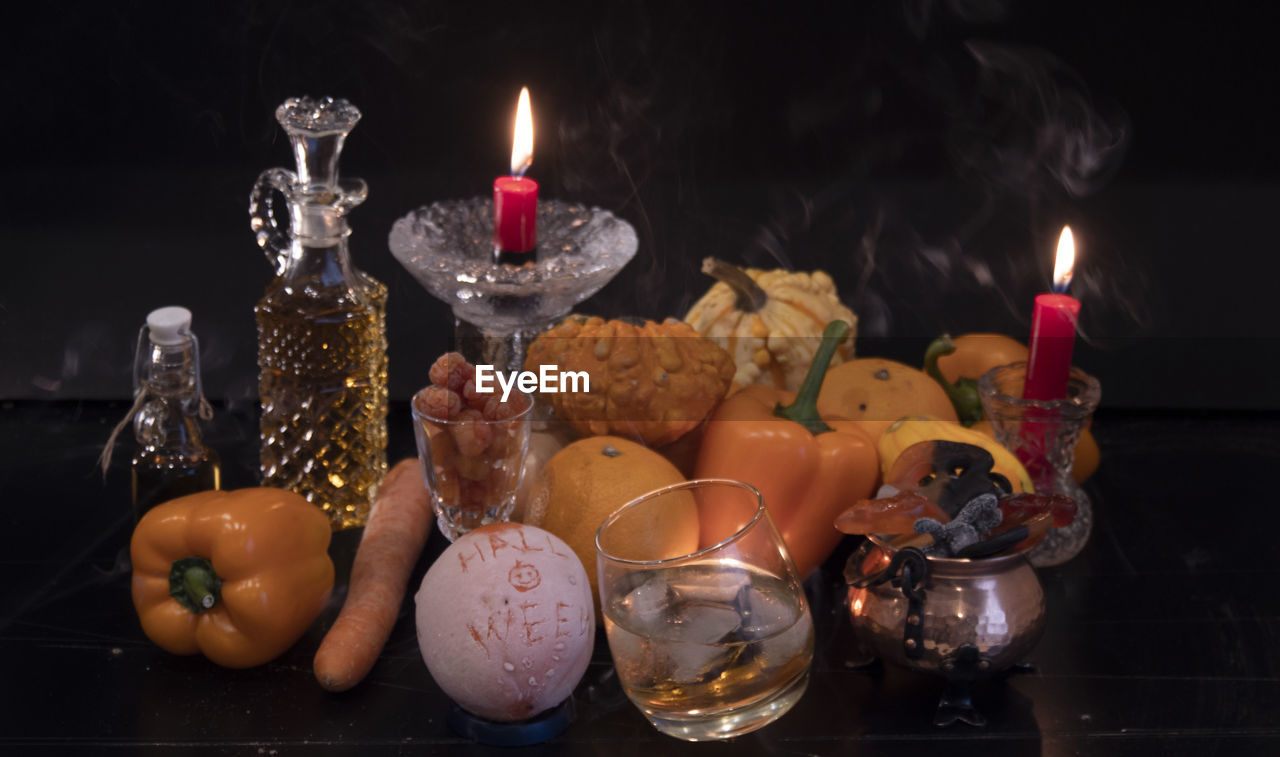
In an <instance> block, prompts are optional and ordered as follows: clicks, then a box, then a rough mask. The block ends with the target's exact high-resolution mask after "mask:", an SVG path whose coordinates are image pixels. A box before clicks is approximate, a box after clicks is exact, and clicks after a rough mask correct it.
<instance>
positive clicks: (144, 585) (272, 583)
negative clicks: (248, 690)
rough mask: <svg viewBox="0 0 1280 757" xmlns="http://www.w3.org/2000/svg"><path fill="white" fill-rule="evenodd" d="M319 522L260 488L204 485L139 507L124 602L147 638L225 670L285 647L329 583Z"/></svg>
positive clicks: (325, 537) (320, 516)
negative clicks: (129, 594)
mask: <svg viewBox="0 0 1280 757" xmlns="http://www.w3.org/2000/svg"><path fill="white" fill-rule="evenodd" d="M331 534H332V530H331V528H330V525H329V519H328V518H327V517H326V516H325V515H324V513H322V512H321V511H320V509H319V508H317V507H316V506H315V505H312V504H311V503H310V502H307V501H306V500H305V499H303V498H302V497H301V496H299V495H297V494H294V493H293V492H289V491H285V490H283V489H271V488H266V487H261V488H252V489H239V490H236V491H208V492H200V493H198V494H191V495H188V496H185V497H179V498H178V499H175V500H171V501H169V502H166V503H164V504H162V505H159V506H158V507H155V508H153V509H152V510H150V511H148V512H147V514H146V515H144V516H143V517H142V520H141V521H139V522H138V526H137V528H135V529H134V532H133V539H132V541H131V542H130V545H129V553H130V556H131V558H132V560H133V605H134V607H135V609H137V611H138V619H139V620H140V621H141V622H142V630H143V631H144V632H145V633H146V635H147V637H148V638H149V639H151V640H152V641H154V642H155V643H156V644H158V645H159V646H160V647H161V648H163V649H164V650H166V651H168V652H172V653H174V654H196V653H197V652H199V653H202V654H204V656H205V657H208V658H209V659H210V660H212V661H213V662H215V663H217V664H219V665H223V666H225V667H229V668H248V667H253V666H255V665H261V664H262V663H264V662H267V661H269V660H271V659H273V658H275V657H277V656H278V655H280V654H281V653H282V652H284V651H285V650H286V649H288V648H289V647H290V646H292V645H293V643H294V642H295V641H297V640H298V638H299V637H301V636H302V634H303V632H304V631H306V629H307V627H308V626H310V625H311V623H312V621H314V620H315V619H316V617H317V616H318V615H319V614H320V611H321V610H322V609H323V608H324V605H325V602H327V601H328V599H329V594H330V592H331V591H332V590H333V561H332V560H330V559H329V554H328V547H329V538H330V536H331Z"/></svg>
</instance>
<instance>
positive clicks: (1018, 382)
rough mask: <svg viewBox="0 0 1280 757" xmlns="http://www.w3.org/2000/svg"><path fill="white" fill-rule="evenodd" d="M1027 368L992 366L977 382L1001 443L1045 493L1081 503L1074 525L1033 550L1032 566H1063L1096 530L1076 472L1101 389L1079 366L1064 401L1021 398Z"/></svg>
mask: <svg viewBox="0 0 1280 757" xmlns="http://www.w3.org/2000/svg"><path fill="white" fill-rule="evenodd" d="M1026 375H1027V364H1026V363H1025V362H1020V363H1013V364H1011V365H1003V366H999V367H997V368H992V369H991V370H990V371H987V372H986V373H985V374H983V376H982V378H980V379H978V395H979V396H980V397H981V398H982V409H983V410H984V411H985V412H986V414H987V418H988V419H989V420H990V421H991V426H992V428H993V429H994V430H995V435H996V440H997V441H999V442H1000V443H1001V444H1003V445H1004V446H1005V447H1007V448H1008V449H1009V450H1011V451H1012V452H1013V453H1014V454H1015V455H1017V456H1018V459H1019V460H1021V461H1022V464H1023V465H1025V466H1026V468H1027V473H1029V474H1030V475H1031V480H1032V482H1033V483H1035V486H1036V491H1037V492H1039V493H1041V494H1062V495H1065V496H1068V497H1071V498H1072V499H1073V500H1075V502H1076V508H1077V509H1076V517H1075V520H1073V521H1072V522H1071V524H1070V525H1067V526H1064V527H1062V528H1050V529H1049V533H1048V534H1047V535H1046V536H1045V538H1044V541H1042V542H1041V543H1040V544H1039V546H1037V547H1036V548H1035V549H1033V550H1031V552H1030V554H1029V555H1028V559H1029V560H1030V561H1031V564H1032V565H1035V566H1037V567H1046V566H1050V565H1060V564H1062V563H1064V562H1066V561H1068V560H1070V559H1071V558H1073V557H1075V556H1076V554H1078V553H1079V552H1080V550H1081V549H1083V548H1084V545H1085V544H1086V543H1087V542H1088V541H1089V533H1090V531H1091V530H1092V529H1093V505H1092V503H1091V502H1090V501H1089V495H1087V494H1086V493H1085V491H1084V489H1082V488H1081V487H1080V485H1079V484H1077V483H1076V480H1075V478H1074V477H1073V476H1072V474H1071V469H1072V467H1073V466H1074V464H1075V449H1076V443H1077V442H1078V441H1080V432H1081V431H1083V430H1084V428H1085V425H1086V424H1087V423H1088V422H1089V419H1090V418H1092V417H1093V412H1094V410H1096V409H1097V408H1098V401H1099V400H1101V399H1102V385H1101V384H1100V383H1098V380H1097V379H1096V378H1094V377H1092V376H1090V375H1089V374H1087V373H1085V372H1084V371H1082V370H1080V369H1078V368H1072V369H1071V376H1070V378H1069V380H1068V382H1067V396H1066V397H1065V398H1064V399H1060V400H1051V401H1045V400H1029V399H1024V398H1023V397H1022V389H1023V385H1024V384H1025V381H1026Z"/></svg>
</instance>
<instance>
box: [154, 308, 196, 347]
mask: <svg viewBox="0 0 1280 757" xmlns="http://www.w3.org/2000/svg"><path fill="white" fill-rule="evenodd" d="M147 330H148V331H150V332H151V343H152V344H159V345H162V346H167V345H174V344H182V343H183V342H185V341H187V340H188V339H190V334H191V311H190V310H187V309H186V308H184V307H178V306H176V305H175V306H172V307H167V308H160V309H158V310H152V311H151V312H150V313H148V314H147Z"/></svg>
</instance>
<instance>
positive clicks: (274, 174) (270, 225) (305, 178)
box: [249, 97, 387, 530]
mask: <svg viewBox="0 0 1280 757" xmlns="http://www.w3.org/2000/svg"><path fill="white" fill-rule="evenodd" d="M276 120H278V121H279V122H280V125H281V126H282V127H283V128H284V130H285V133H286V134H288V136H289V141H290V144H291V146H292V148H293V153H294V158H295V160H296V162H297V170H296V172H295V171H290V170H288V169H284V168H272V169H268V170H266V171H264V172H263V173H262V174H261V175H260V176H259V177H258V181H257V183H256V184H255V185H254V187H253V192H252V194H251V195H250V200H249V217H250V227H251V228H252V229H253V231H254V232H255V234H256V235H257V240H258V245H259V246H260V247H262V249H263V251H264V252H265V253H266V255H267V259H268V260H269V261H270V262H271V264H272V266H273V267H274V269H275V278H273V279H272V280H271V282H270V283H269V284H268V285H267V288H266V293H265V294H264V296H263V298H262V299H261V300H260V301H259V302H258V304H257V307H256V308H255V314H256V316H257V324H258V368H259V374H258V375H259V384H258V391H259V399H260V403H261V411H262V415H261V421H260V443H261V452H260V467H261V472H262V483H263V485H265V486H278V487H281V488H287V489H291V490H293V491H295V492H297V493H299V494H301V495H302V496H304V497H306V498H307V499H308V500H310V501H311V502H313V503H315V504H316V505H317V506H319V507H320V508H321V509H323V510H324V511H325V512H326V513H327V514H328V515H329V517H330V519H331V521H332V523H333V527H334V529H335V530H336V529H342V528H353V527H358V526H362V525H364V522H365V520H366V519H367V517H368V512H369V502H370V500H371V498H372V496H373V494H374V492H375V491H376V490H377V487H378V485H379V484H380V483H381V481H382V478H383V476H385V475H386V472H387V456H386V445H387V342H386V301H387V289H386V287H385V286H384V285H383V284H382V283H381V282H379V281H377V280H376V279H374V278H373V277H371V276H369V275H368V274H366V273H364V272H362V271H360V270H358V269H356V267H355V266H354V265H352V262H351V255H350V251H349V249H348V237H349V236H350V234H351V229H350V227H349V226H348V224H347V213H348V211H350V210H351V208H353V207H355V206H356V205H359V204H360V203H361V202H364V200H365V197H366V196H367V195H368V187H367V185H366V184H365V182H364V181H363V180H360V179H339V177H338V158H339V156H340V155H341V152H342V147H343V144H344V142H345V141H346V138H347V135H348V134H349V133H350V132H351V130H352V129H353V128H355V125H356V122H357V121H359V120H360V111H359V110H357V109H356V108H355V106H353V105H352V104H351V103H349V102H347V101H346V100H335V99H333V98H327V97H326V98H309V97H303V98H290V99H289V100H286V101H285V102H284V103H283V104H282V105H281V106H280V107H279V108H277V109H276ZM279 197H283V198H284V200H285V202H286V203H287V205H288V210H289V216H288V226H287V227H285V226H284V225H283V223H282V219H281V217H280V214H279V213H278V212H277V210H276V203H277V200H278V198H279Z"/></svg>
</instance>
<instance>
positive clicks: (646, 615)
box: [604, 564, 813, 738]
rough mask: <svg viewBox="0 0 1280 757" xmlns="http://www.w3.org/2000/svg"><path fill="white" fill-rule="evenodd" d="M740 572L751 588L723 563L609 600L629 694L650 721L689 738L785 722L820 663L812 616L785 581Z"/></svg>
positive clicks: (613, 645) (615, 650) (616, 653)
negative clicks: (782, 715)
mask: <svg viewBox="0 0 1280 757" xmlns="http://www.w3.org/2000/svg"><path fill="white" fill-rule="evenodd" d="M740 575H741V576H743V579H742V580H743V581H744V583H743V584H742V585H741V587H735V586H734V585H733V584H732V583H731V582H730V581H728V580H727V579H726V574H725V571H724V570H723V569H721V568H719V567H718V566H715V565H711V564H708V565H689V566H683V567H679V568H672V569H668V570H663V571H656V572H654V573H652V574H650V575H649V576H648V577H646V579H645V583H644V585H642V586H640V587H638V588H636V589H634V590H632V591H630V592H629V593H624V592H614V593H612V596H613V597H614V599H613V600H612V601H608V600H606V601H607V602H608V604H607V605H606V606H605V607H604V620H605V629H606V632H607V633H608V636H609V649H610V653H611V654H612V656H613V661H614V666H615V668H616V669H617V671H618V678H619V680H620V681H621V682H622V687H623V690H624V691H626V694H627V696H628V697H629V698H630V699H631V701H632V702H634V703H635V704H636V705H637V706H638V707H639V708H640V709H641V711H643V712H645V713H646V714H648V715H650V716H651V717H657V718H660V719H664V720H669V721H671V722H680V723H681V724H682V726H681V728H682V730H683V731H684V735H683V736H682V737H683V738H692V737H695V736H698V737H700V738H707V737H713V735H714V734H723V733H725V732H726V731H731V730H733V729H739V728H742V727H745V726H749V725H751V724H752V723H754V722H756V721H764V720H767V719H768V718H770V717H776V716H777V712H778V711H780V710H781V711H785V709H786V708H789V707H790V706H791V705H792V704H794V702H795V700H797V699H799V697H800V695H801V694H803V693H804V686H805V684H806V683H807V675H808V670H809V663H810V661H811V660H812V657H813V623H812V621H811V620H810V616H809V614H808V613H807V612H805V610H804V607H803V605H800V604H798V603H797V602H796V600H795V595H794V593H793V592H790V591H788V587H787V585H786V584H785V582H784V581H782V580H781V579H779V578H777V577H776V576H772V575H769V574H767V573H764V572H763V571H759V570H755V569H750V570H745V571H744V572H743V573H742V574H740ZM735 588H736V591H735ZM780 699H781V700H785V701H779V700H780ZM717 721H723V722H717ZM704 731H705V733H703V732H704Z"/></svg>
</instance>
